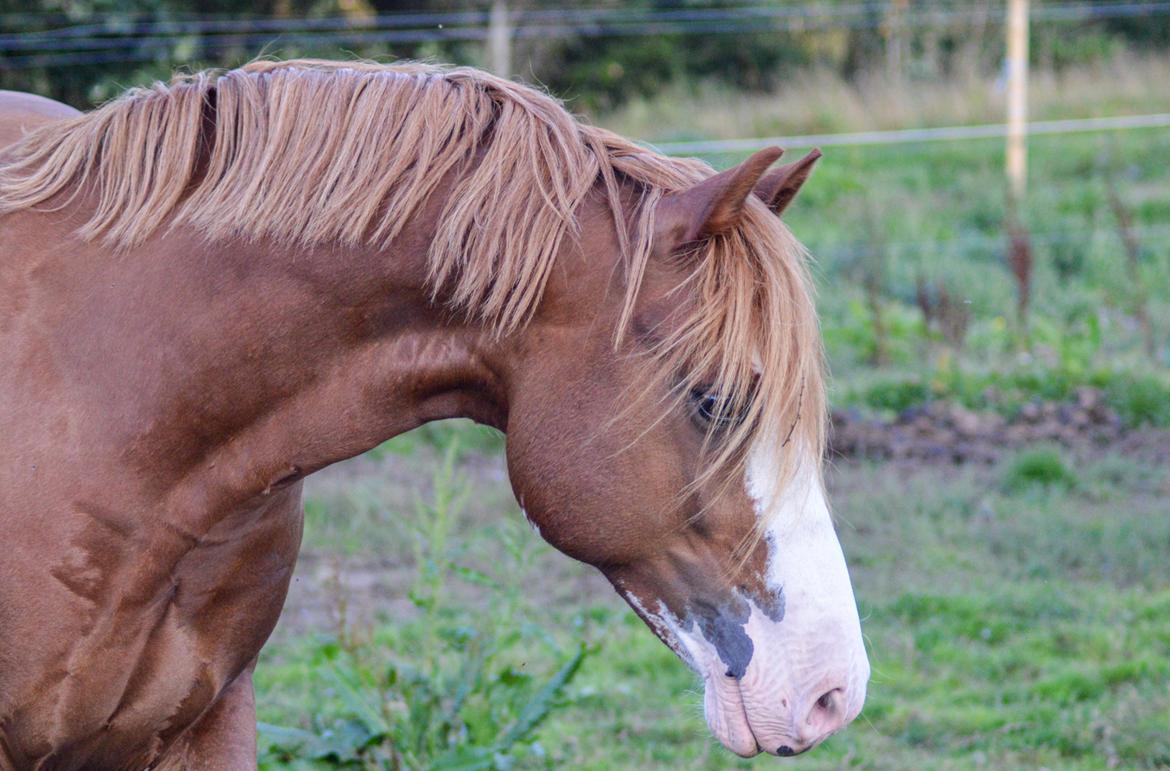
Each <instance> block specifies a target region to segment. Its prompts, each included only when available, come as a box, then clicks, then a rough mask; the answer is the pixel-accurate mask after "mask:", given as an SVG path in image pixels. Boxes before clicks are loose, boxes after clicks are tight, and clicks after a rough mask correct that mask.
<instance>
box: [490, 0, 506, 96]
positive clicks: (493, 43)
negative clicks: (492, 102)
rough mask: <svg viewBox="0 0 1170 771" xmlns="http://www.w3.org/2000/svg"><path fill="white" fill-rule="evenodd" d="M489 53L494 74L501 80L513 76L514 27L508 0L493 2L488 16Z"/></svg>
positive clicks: (495, 0) (494, 0)
mask: <svg viewBox="0 0 1170 771" xmlns="http://www.w3.org/2000/svg"><path fill="white" fill-rule="evenodd" d="M488 52H489V58H490V60H491V68H492V72H494V73H495V74H497V75H499V76H500V77H501V78H507V77H510V76H511V74H512V26H511V20H510V19H509V18H508V3H507V2H506V0H492V10H491V13H490V14H489V15H488Z"/></svg>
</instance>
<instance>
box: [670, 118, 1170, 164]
mask: <svg viewBox="0 0 1170 771" xmlns="http://www.w3.org/2000/svg"><path fill="white" fill-rule="evenodd" d="M1161 127H1170V113H1155V114H1152V115H1119V116H1113V117H1103V118H1072V119H1067V120H1045V121H1033V122H1031V123H1029V124H1028V133H1029V134H1032V135H1044V134H1076V133H1085V132H1098V131H1119V130H1124V129H1136V128H1161ZM1007 131H1008V126H1007V124H1006V123H988V124H980V125H976V126H940V127H937V128H916V129H894V130H889V131H855V132H848V133H839V134H803V135H796V136H774V137H754V138H750V139H712V140H703V141H694V142H654V143H653V147H654V148H655V149H657V150H659V151H661V152H663V153H667V154H668V155H690V154H695V155H705V154H715V153H738V152H747V151H751V150H758V149H759V148H761V147H768V146H770V145H780V146H781V147H835V146H837V147H839V146H852V145H894V144H907V143H911V142H939V141H953V140H958V139H989V138H995V137H1004V136H1007Z"/></svg>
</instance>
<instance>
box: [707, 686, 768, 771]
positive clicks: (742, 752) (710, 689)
mask: <svg viewBox="0 0 1170 771" xmlns="http://www.w3.org/2000/svg"><path fill="white" fill-rule="evenodd" d="M704 675H705V676H704V678H703V679H704V684H703V689H704V694H703V696H704V699H705V700H710V701H709V703H708V704H707V709H706V713H707V714H706V717H707V727H708V728H709V729H710V731H711V733H712V734H714V735H715V738H716V739H718V740H719V743H720V744H722V745H723V746H724V747H726V748H727V749H729V750H731V751H732V752H734V753H735V754H736V755H739V756H740V757H742V758H751V757H755V756H756V755H758V754H760V752H762V751H764V750H763V748H762V747H761V746H760V744H759V741H757V739H756V734H755V732H754V731H753V730H752V724H751V721H750V720H748V716H747V707H746V706H745V705H744V700H743V689H742V687H741V683H740V681H739V680H738V679H736V678H732V677H728V676H726V675H724V674H723V673H722V672H719V671H714V670H708V671H707V672H705V673H704ZM729 686H730V687H729ZM728 691H730V692H731V693H730V694H728V693H727V692H728ZM729 695H730V698H728V696H729ZM712 707H714V710H715V711H717V713H718V714H717V715H712V714H711V713H712ZM733 723H734V725H733ZM720 726H722V727H723V728H724V730H723V731H720V730H719V729H720ZM737 734H746V736H737ZM737 738H742V739H744V740H745V741H744V742H743V743H742V744H739V746H736V745H737V741H736V739H737Z"/></svg>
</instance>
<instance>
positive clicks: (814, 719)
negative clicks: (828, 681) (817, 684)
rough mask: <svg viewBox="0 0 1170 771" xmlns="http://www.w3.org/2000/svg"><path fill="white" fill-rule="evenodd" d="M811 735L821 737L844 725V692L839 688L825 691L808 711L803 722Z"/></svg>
mask: <svg viewBox="0 0 1170 771" xmlns="http://www.w3.org/2000/svg"><path fill="white" fill-rule="evenodd" d="M805 723H806V724H807V725H808V727H809V729H810V730H811V733H812V734H813V735H815V736H817V737H823V736H825V735H826V734H830V733H832V732H833V731H836V730H837V729H838V728H840V727H841V726H843V725H844V724H845V692H844V691H843V690H842V689H840V688H833V689H832V690H829V691H825V692H824V693H822V694H821V695H820V697H819V698H818V699H817V700H816V703H815V704H813V706H812V709H810V710H809V711H808V718H807V719H806V720H805Z"/></svg>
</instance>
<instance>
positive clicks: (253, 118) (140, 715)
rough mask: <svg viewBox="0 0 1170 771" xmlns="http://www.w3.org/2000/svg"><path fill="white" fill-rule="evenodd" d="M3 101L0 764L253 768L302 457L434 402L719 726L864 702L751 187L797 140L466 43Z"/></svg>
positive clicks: (795, 299) (773, 185)
mask: <svg viewBox="0 0 1170 771" xmlns="http://www.w3.org/2000/svg"><path fill="white" fill-rule="evenodd" d="M0 132H6V133H0V136H5V137H7V138H8V139H10V140H11V139H15V135H21V137H22V138H20V139H18V140H16V141H15V143H13V144H9V145H8V146H7V147H6V148H5V149H0V340H2V343H0V418H2V424H3V428H4V441H3V442H2V443H0V491H2V492H3V494H2V495H0V532H3V534H4V536H3V548H0V767H3V768H6V769H11V768H16V769H31V768H44V769H50V768H51V769H82V768H84V769H113V768H143V767H152V768H214V769H227V768H248V767H252V766H254V764H255V710H254V697H253V691H252V681H251V672H252V668H253V666H254V663H255V661H256V656H257V654H258V652H259V651H260V648H261V646H263V645H264V642H265V640H266V639H267V637H268V635H269V633H270V632H271V631H272V628H273V626H274V624H275V623H276V620H277V617H278V616H279V614H280V609H281V605H282V603H283V602H284V598H285V593H286V590H287V589H288V584H289V579H290V577H291V575H292V571H293V566H294V564H295V562H296V557H297V550H298V547H299V545H300V538H301V522H302V509H301V480H302V479H303V478H304V477H305V476H306V475H308V474H311V473H312V472H314V471H316V470H317V469H320V468H322V467H324V466H327V465H329V464H331V463H335V462H337V461H339V460H341V459H343V458H349V457H352V456H354V455H357V454H358V453H361V452H363V451H365V450H368V449H370V448H371V447H374V446H375V445H377V444H378V443H380V442H383V441H385V440H386V439H387V438H389V437H391V436H394V435H395V434H399V433H401V432H403V431H407V430H410V429H412V428H414V427H416V426H418V425H420V424H422V423H425V422H427V421H430V420H437V419H440V418H448V417H452V416H467V417H470V418H473V419H475V420H477V421H480V422H483V423H487V424H489V425H492V426H496V427H497V428H499V429H500V430H502V431H504V432H506V434H507V460H508V469H509V474H510V477H511V482H512V486H513V489H514V491H515V493H516V497H517V499H518V500H519V501H520V504H521V506H522V507H523V508H524V510H525V512H526V514H527V516H528V517H529V518H530V519H531V520H532V522H533V523H534V524H535V525H536V526H537V527H538V528H539V530H540V533H541V534H542V536H543V537H544V538H545V539H546V540H548V541H549V543H551V544H552V545H553V546H555V547H556V548H558V549H560V550H561V551H562V552H564V553H566V554H568V555H569V556H571V557H574V558H576V559H578V560H582V561H584V562H587V563H589V564H592V565H595V566H596V567H597V568H599V569H600V570H601V571H602V572H603V573H604V574H605V575H606V577H607V578H608V579H609V580H610V581H611V582H612V584H613V585H614V587H615V588H616V589H617V591H618V592H619V593H620V594H621V595H622V597H624V598H625V599H626V600H627V601H628V602H629V604H630V605H631V606H632V607H633V608H634V610H635V611H636V612H637V613H638V614H639V615H640V616H641V617H642V618H643V619H644V620H645V622H646V623H647V624H648V625H649V626H650V628H651V629H653V631H654V632H655V633H656V634H657V635H658V636H659V637H660V638H661V639H662V640H663V641H664V642H665V643H666V644H667V645H668V646H670V647H671V648H672V649H673V650H674V651H675V652H676V653H677V654H678V655H679V657H680V658H682V660H683V661H685V662H686V663H687V664H688V665H689V666H691V667H692V668H693V669H694V670H695V671H696V672H697V673H698V674H699V676H700V677H701V678H702V680H703V682H704V686H705V690H706V695H705V707H706V716H707V722H708V724H709V725H710V728H711V730H712V731H713V732H714V734H715V735H716V736H717V737H718V738H719V740H720V741H721V742H722V743H723V744H725V745H726V746H727V747H728V748H730V749H731V750H733V751H735V752H737V753H739V754H741V755H745V756H748V755H753V754H755V753H757V752H759V751H761V750H764V751H767V752H771V753H776V754H780V755H790V754H795V753H797V752H801V751H803V750H805V749H808V748H809V747H811V746H813V745H815V744H816V743H817V742H819V741H821V740H822V739H823V738H825V737H826V736H827V735H829V734H830V733H832V732H834V731H836V730H838V729H840V728H841V727H842V726H844V725H845V724H846V723H848V722H849V721H850V720H852V719H853V718H854V717H855V716H856V715H857V714H858V712H859V711H860V709H861V705H862V701H863V700H864V695H865V688H866V681H867V680H868V673H869V670H868V663H867V660H866V654H865V650H864V647H863V644H862V638H861V632H860V626H859V623H858V615H857V608H856V605H855V602H854V599H853V593H852V589H851V587H850V583H849V577H848V573H847V571H846V566H845V561H844V559H843V557H842V554H841V549H840V546H839V545H838V542H837V538H836V534H835V533H834V530H833V526H832V523H831V521H830V518H829V513H828V510H827V507H826V503H825V498H824V493H823V488H822V483H821V474H820V456H821V451H822V443H823V439H822V433H823V417H824V382H823V377H822V357H821V349H820V339H819V332H818V329H817V321H816V315H815V312H814V308H813V304H812V301H811V298H810V293H809V289H808V281H807V278H806V273H805V267H804V255H803V253H802V251H801V249H800V247H799V245H798V244H797V242H796V241H795V240H794V239H793V237H792V236H791V235H790V234H789V232H788V230H787V229H786V228H785V227H784V226H783V225H782V224H781V222H780V219H779V217H778V216H777V214H778V213H779V212H780V211H781V210H783V209H784V207H785V205H786V204H787V203H788V202H789V201H790V200H791V198H792V196H793V195H794V194H795V193H796V191H797V189H798V188H799V187H800V185H801V183H802V182H803V181H804V179H805V177H806V176H807V175H808V172H809V171H810V169H811V167H812V164H813V161H815V160H816V154H815V153H814V154H813V155H811V156H809V157H808V158H806V159H805V160H803V161H800V162H797V163H794V164H791V165H788V166H781V167H778V168H776V169H774V170H771V171H769V167H770V166H771V164H772V163H773V161H775V160H776V159H777V157H778V156H779V155H780V151H779V150H777V149H768V150H763V151H761V152H759V153H757V154H755V155H753V156H752V157H751V158H749V159H748V160H747V161H745V162H744V163H743V164H741V165H739V166H737V167H734V168H732V169H730V170H728V171H725V172H722V173H720V174H714V173H713V172H712V171H711V169H710V167H708V166H706V165H705V164H703V163H700V162H698V161H695V160H680V159H672V158H667V157H664V156H662V155H660V154H658V153H656V152H654V151H652V150H649V149H647V148H644V147H641V146H639V145H636V144H633V143H631V142H629V141H627V140H625V139H622V138H620V137H618V136H615V135H613V134H611V133H608V132H606V131H603V130H600V129H597V128H593V127H590V126H587V125H583V124H581V123H579V122H578V121H576V120H575V119H574V118H572V117H571V116H570V115H569V114H568V113H567V112H566V111H565V110H564V109H563V108H562V107H561V105H560V104H559V103H557V102H556V101H555V100H553V99H551V98H549V97H548V96H545V95H544V94H541V93H538V92H536V91H534V90H531V89H529V88H526V87H524V86H520V85H517V84H514V83H511V82H508V81H504V80H500V79H497V78H494V77H492V76H490V75H487V74H484V73H482V72H478V71H475V70H470V69H449V68H441V67H434V66H427V65H420V64H401V65H394V66H380V65H372V64H366V63H328V62H319V61H294V62H285V63H279V64H278V63H269V62H260V63H254V64H251V65H249V66H247V67H244V68H243V69H239V70H234V71H230V72H226V73H199V74H195V75H190V76H185V77H181V78H178V79H176V80H175V81H173V82H172V83H171V84H169V85H164V84H157V85H155V86H154V87H152V88H148V89H142V90H134V91H130V92H129V93H127V94H125V95H124V96H123V97H121V98H119V99H117V100H115V101H113V102H111V103H109V104H106V105H105V106H103V107H101V108H99V109H97V110H95V111H93V112H91V113H88V114H84V115H82V114H74V113H72V112H71V111H70V110H69V109H68V108H66V107H64V106H61V105H56V106H54V105H53V104H52V103H49V102H44V101H43V100H42V101H37V100H35V99H33V98H31V97H16V96H13V95H7V96H0Z"/></svg>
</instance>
